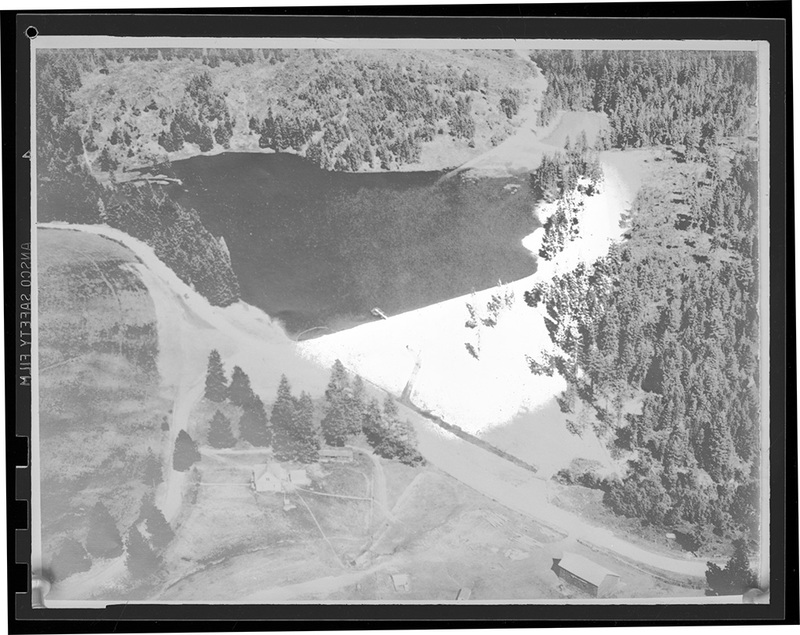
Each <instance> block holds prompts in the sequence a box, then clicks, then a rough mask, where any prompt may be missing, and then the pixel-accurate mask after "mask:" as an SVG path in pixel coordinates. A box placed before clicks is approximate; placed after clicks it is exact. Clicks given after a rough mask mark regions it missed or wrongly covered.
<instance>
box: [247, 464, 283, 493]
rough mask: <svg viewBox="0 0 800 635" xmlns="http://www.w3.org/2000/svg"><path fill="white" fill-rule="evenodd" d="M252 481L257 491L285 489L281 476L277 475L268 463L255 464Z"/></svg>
mask: <svg viewBox="0 0 800 635" xmlns="http://www.w3.org/2000/svg"><path fill="white" fill-rule="evenodd" d="M252 483H253V488H254V489H255V490H256V491H257V492H280V491H283V483H282V482H281V479H280V477H278V476H276V475H275V474H274V473H273V471H272V470H270V466H269V465H267V464H266V463H259V464H258V465H255V466H253V473H252Z"/></svg>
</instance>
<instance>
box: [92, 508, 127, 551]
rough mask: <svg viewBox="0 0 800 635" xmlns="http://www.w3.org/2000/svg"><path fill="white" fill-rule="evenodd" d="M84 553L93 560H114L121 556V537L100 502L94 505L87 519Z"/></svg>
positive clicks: (114, 523) (115, 524)
mask: <svg viewBox="0 0 800 635" xmlns="http://www.w3.org/2000/svg"><path fill="white" fill-rule="evenodd" d="M86 551H88V552H89V554H90V555H91V556H92V557H93V558H116V557H117V556H121V555H122V537H121V536H120V535H119V529H117V523H116V522H115V521H114V519H113V518H112V516H111V514H110V513H109V511H108V508H107V507H106V506H105V505H104V504H103V503H102V502H100V501H98V502H97V503H95V506H94V508H92V512H91V515H90V517H89V533H88V534H87V535H86Z"/></svg>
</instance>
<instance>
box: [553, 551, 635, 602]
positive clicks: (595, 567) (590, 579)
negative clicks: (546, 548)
mask: <svg viewBox="0 0 800 635" xmlns="http://www.w3.org/2000/svg"><path fill="white" fill-rule="evenodd" d="M552 569H553V571H554V572H555V574H556V575H557V576H558V577H559V578H561V579H562V580H564V581H565V582H569V583H570V584H572V585H573V586H576V587H578V588H579V589H580V590H581V591H584V592H585V593H588V594H589V595H591V596H592V597H596V598H602V597H607V596H608V595H609V594H610V593H611V592H612V591H613V590H614V588H615V587H616V586H617V583H618V582H619V580H620V577H619V575H618V574H616V573H614V572H613V571H610V570H608V569H606V568H605V567H603V566H601V565H599V564H597V563H596V562H592V561H591V560H589V559H588V558H584V557H583V556H581V555H578V554H577V553H568V552H564V555H563V556H562V557H561V558H553V567H552Z"/></svg>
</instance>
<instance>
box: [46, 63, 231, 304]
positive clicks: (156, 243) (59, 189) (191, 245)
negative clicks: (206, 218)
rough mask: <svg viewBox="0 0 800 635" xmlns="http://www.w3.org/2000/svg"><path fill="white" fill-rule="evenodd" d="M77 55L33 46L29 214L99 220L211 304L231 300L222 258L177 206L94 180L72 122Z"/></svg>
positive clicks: (148, 190) (147, 189)
mask: <svg viewBox="0 0 800 635" xmlns="http://www.w3.org/2000/svg"><path fill="white" fill-rule="evenodd" d="M81 59H82V58H81V55H80V54H75V53H73V52H72V51H44V52H43V51H40V52H39V53H38V57H37V75H36V90H37V111H36V112H37V121H36V152H37V155H36V157H37V177H38V187H37V217H38V218H37V220H38V221H41V222H46V221H57V220H61V221H68V222H70V223H89V224H94V223H106V224H108V225H110V226H112V227H115V228H117V229H121V230H122V231H124V232H126V233H128V234H130V235H131V236H133V237H135V238H138V239H140V240H143V241H144V242H146V243H147V244H148V245H150V246H151V247H152V248H153V249H154V250H155V252H156V255H157V256H158V257H159V258H160V259H161V260H162V261H164V262H165V263H166V264H167V265H168V266H169V267H170V268H172V269H173V270H174V271H175V273H176V274H177V275H178V276H180V278H181V279H182V280H184V281H185V282H186V283H188V284H191V285H194V287H195V289H196V290H197V291H198V292H199V293H201V294H203V295H204V296H205V297H207V298H208V299H209V300H210V301H211V302H212V303H214V304H218V305H223V306H224V305H228V304H230V303H232V302H235V301H236V300H238V298H239V285H238V282H237V280H236V275H235V274H234V273H233V269H232V268H231V264H230V259H229V257H228V255H227V252H226V251H225V249H224V248H223V247H222V246H221V245H220V243H219V242H218V241H217V239H216V238H215V237H214V236H212V235H211V234H210V233H209V232H208V231H207V230H206V229H205V227H203V225H202V223H201V222H200V220H199V218H198V217H197V214H196V212H195V211H194V210H191V209H184V208H182V207H181V206H180V205H178V204H177V203H175V202H173V201H171V200H170V199H169V198H168V197H167V195H166V194H165V193H164V192H162V191H161V190H159V189H158V188H155V187H152V186H150V185H149V184H142V185H134V184H132V183H125V184H122V185H118V184H116V183H114V182H113V181H108V180H104V182H103V184H102V185H101V184H100V183H99V182H98V180H97V179H96V178H95V175H94V171H95V168H94V167H93V166H92V161H91V160H90V158H89V156H88V155H87V150H86V148H85V147H84V146H83V144H82V141H81V130H80V126H79V125H78V124H77V123H76V122H75V118H74V113H75V110H76V106H75V102H74V95H75V93H76V92H77V91H79V90H80V88H81V86H82V81H81V63H82V61H81Z"/></svg>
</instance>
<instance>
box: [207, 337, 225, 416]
mask: <svg viewBox="0 0 800 635" xmlns="http://www.w3.org/2000/svg"><path fill="white" fill-rule="evenodd" d="M205 395H206V399H209V400H210V401H215V402H217V403H219V402H221V401H225V398H226V397H227V396H228V382H227V380H226V379H225V369H224V368H223V366H222V358H220V356H219V351H217V350H216V349H214V350H213V351H211V353H210V354H209V356H208V373H207V374H206V393H205Z"/></svg>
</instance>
